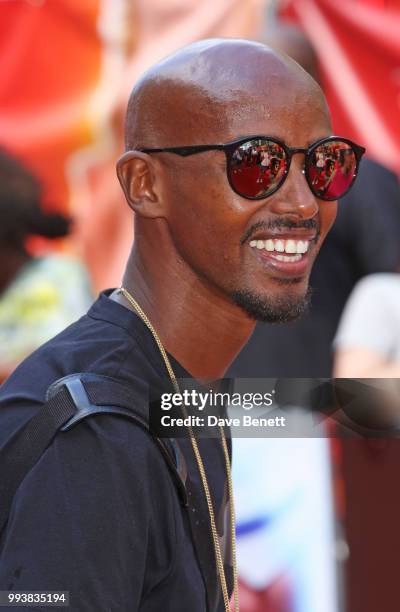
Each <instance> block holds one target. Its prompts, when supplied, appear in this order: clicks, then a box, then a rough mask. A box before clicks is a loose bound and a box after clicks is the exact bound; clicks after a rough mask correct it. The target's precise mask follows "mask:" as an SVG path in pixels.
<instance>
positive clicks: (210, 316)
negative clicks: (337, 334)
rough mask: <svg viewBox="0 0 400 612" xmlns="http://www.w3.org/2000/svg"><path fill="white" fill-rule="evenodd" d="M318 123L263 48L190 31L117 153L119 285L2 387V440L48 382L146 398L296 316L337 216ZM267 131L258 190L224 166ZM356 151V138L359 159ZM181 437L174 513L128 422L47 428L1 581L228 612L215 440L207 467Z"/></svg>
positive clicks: (102, 601) (149, 85) (158, 69)
mask: <svg viewBox="0 0 400 612" xmlns="http://www.w3.org/2000/svg"><path fill="white" fill-rule="evenodd" d="M298 117H302V121H301V122H300V121H299V120H298ZM254 134H261V135H263V134H264V135H266V136H267V138H266V139H265V138H263V137H258V139H257V140H254V139H250V140H249V138H247V135H254ZM331 134H332V130H331V124H330V119H329V113H328V110H327V106H326V102H325V99H324V96H323V94H322V92H321V90H320V88H319V86H318V85H317V84H316V83H315V82H314V81H313V79H312V78H311V77H310V76H309V75H308V74H306V73H305V72H304V71H303V70H301V69H300V68H299V67H298V66H297V64H295V63H294V62H292V61H291V60H289V59H287V58H283V57H282V56H280V55H279V54H276V53H274V52H272V51H271V50H270V49H268V48H267V47H265V46H264V45H261V44H258V43H252V42H248V41H243V40H219V39H216V40H207V41H200V42H198V43H195V44H193V45H190V46H188V47H186V48H184V49H182V50H181V51H179V52H177V53H175V54H173V55H171V56H169V57H168V58H167V59H165V60H164V61H162V62H160V63H159V64H157V65H156V66H154V67H153V68H152V69H150V70H149V71H148V72H147V73H146V74H145V75H144V76H143V77H142V79H141V80H140V81H139V82H138V84H137V85H136V86H135V88H134V90H133V92H132V95H131V98H130V101H129V105H128V112H127V121H126V149H127V151H126V153H125V154H124V155H123V156H122V158H121V159H120V161H119V163H118V176H119V179H120V182H121V185H122V188H123V190H124V192H125V195H126V199H127V201H128V204H129V206H130V207H131V208H132V209H133V211H134V212H135V214H136V216H135V241H134V245H133V248H132V252H131V255H130V257H129V260H128V263H127V267H126V272H125V276H124V279H123V287H124V288H123V289H121V290H115V291H112V290H110V291H106V292H105V293H103V294H102V295H101V296H100V298H99V299H98V301H97V302H95V304H94V305H93V307H92V308H91V310H89V312H88V315H87V316H85V317H83V318H82V319H80V320H79V321H78V322H77V323H76V324H74V325H72V326H71V327H69V328H68V329H67V330H65V331H64V332H63V333H62V334H60V335H59V336H58V337H56V338H55V339H53V340H52V341H50V342H49V343H48V344H47V345H44V346H43V347H42V348H41V349H39V351H37V352H36V353H35V354H33V355H32V356H31V357H30V358H29V359H27V360H26V361H25V362H24V363H23V364H22V365H21V366H20V367H19V368H18V369H17V370H16V372H15V373H14V375H13V376H12V377H11V378H10V379H9V380H8V382H7V383H6V384H5V385H4V387H3V389H2V392H1V399H2V403H1V407H0V421H1V426H0V431H1V434H0V436H1V438H0V440H1V442H0V445H3V446H4V445H5V444H6V443H7V440H9V439H10V437H11V436H13V434H14V433H15V432H16V431H17V430H18V429H20V428H21V426H22V425H23V424H24V423H26V422H27V420H28V419H29V418H30V417H32V415H34V414H35V412H37V410H38V409H39V408H40V407H41V406H42V405H43V403H44V401H45V396H46V392H47V390H48V388H49V385H51V384H52V383H53V382H54V381H55V380H56V379H59V378H60V377H63V376H66V375H68V374H72V373H76V372H86V373H95V374H100V375H106V376H108V377H111V378H112V379H117V380H119V381H121V382H122V383H124V384H125V385H126V386H128V387H129V388H130V389H131V391H132V392H135V393H136V395H137V397H138V398H139V399H138V402H139V403H144V402H146V401H147V399H146V398H147V395H146V392H145V391H143V390H142V389H143V388H146V386H149V385H150V384H151V381H152V380H154V379H155V378H157V377H164V378H168V376H170V377H171V379H172V380H174V377H176V378H190V377H191V376H192V377H194V378H195V379H197V380H198V381H208V380H214V379H218V378H220V377H222V376H224V373H225V372H226V370H227V368H228V366H229V364H230V363H231V362H232V360H233V359H234V358H235V356H236V355H237V353H238V352H239V351H240V350H241V348H242V347H243V346H244V344H245V343H246V342H247V340H248V338H249V337H250V335H251V333H252V331H253V329H254V325H255V320H256V319H261V320H267V321H277V320H290V319H293V318H296V317H297V316H299V314H300V313H301V312H302V311H303V310H304V307H305V304H306V301H307V291H308V278H309V275H310V271H311V266H312V263H313V261H314V259H315V257H316V254H317V252H318V250H319V248H320V245H321V243H322V241H323V240H324V238H325V236H326V234H327V232H328V231H329V229H330V227H331V225H332V223H333V221H334V218H335V214H336V202H335V201H326V202H323V203H322V202H321V201H320V200H319V199H318V198H317V197H316V196H315V195H314V193H313V192H312V191H311V189H310V187H309V185H308V183H307V180H306V176H305V175H304V174H303V167H304V155H305V152H307V148H308V147H309V146H310V145H313V143H316V142H317V141H319V140H320V139H324V138H327V137H330V136H331ZM268 136H272V137H273V140H274V142H275V143H281V144H276V148H278V149H279V150H281V153H282V155H286V157H285V160H286V169H287V170H288V169H289V165H290V171H288V172H287V173H286V174H285V175H284V176H282V179H280V182H279V184H278V183H277V184H275V183H274V182H272V183H271V184H270V185H268V186H267V187H265V190H264V192H263V193H262V194H261V196H258V197H257V198H256V199H254V198H253V196H252V195H251V194H252V193H253V191H255V192H257V193H258V192H259V191H260V187H259V186H258V185H256V184H255V183H256V178H257V173H254V172H253V168H252V167H248V166H247V162H246V163H245V162H243V163H240V162H239V166H240V170H241V173H240V174H237V175H236V174H234V173H233V172H234V171H233V168H237V163H236V164H235V155H237V159H236V162H237V160H238V159H245V157H246V156H245V155H244V154H243V153H244V152H246V151H249V150H250V151H253V150H254V148H257V147H258V146H260V145H262V146H268V144H269V140H268ZM238 139H239V142H235V143H234V144H228V146H226V147H222V146H221V144H218V143H230V142H231V141H237V140H238ZM258 140H260V142H258ZM215 143H217V144H216V146H214V147H213V146H206V145H213V144H215ZM315 146H318V145H314V147H315ZM342 146H344V147H345V148H346V146H345V145H342ZM288 147H301V148H302V150H301V151H300V150H297V149H296V150H295V151H293V150H289V148H288ZM303 149H304V150H303ZM361 153H362V151H361V149H359V148H357V147H355V149H354V160H356V157H357V156H359V155H360V154H361ZM290 156H292V157H291V164H290ZM307 156H308V158H311V153H308V152H307ZM357 159H358V157H357ZM231 162H232V166H231ZM256 170H257V169H256ZM354 172H356V161H355V166H354ZM267 243H268V245H269V247H268V248H269V250H268V249H267ZM271 244H272V249H271V248H270V246H271ZM299 245H300V246H299ZM106 247H107V245H105V248H106ZM282 247H283V248H282ZM298 247H299V248H298ZM293 248H294V249H295V251H296V252H295V254H293ZM297 251H299V252H297ZM149 321H150V322H151V324H152V325H150V324H149ZM149 327H151V330H150V329H149ZM161 346H162V347H164V348H165V351H166V353H164V352H163V351H162V348H160V347H161ZM167 369H168V370H169V374H168V372H167ZM178 443H179V448H180V451H181V452H182V454H183V457H184V460H185V462H186V464H187V479H186V482H185V486H186V493H187V507H185V506H184V505H182V504H180V500H179V497H178V495H177V492H176V487H175V485H174V482H173V480H172V478H171V475H170V473H169V471H168V469H167V467H166V463H165V461H164V458H163V457H162V454H161V453H160V451H159V449H158V448H157V446H156V444H154V440H152V438H151V437H150V436H149V435H148V432H146V431H143V430H142V429H141V428H140V427H137V426H135V425H132V423H130V422H128V421H125V420H123V419H117V418H111V417H110V416H104V415H103V416H101V415H100V416H97V417H96V418H91V419H88V420H86V421H84V422H82V423H80V424H79V425H76V426H75V427H72V428H71V429H70V430H69V431H68V432H60V433H59V434H58V435H57V436H56V437H55V439H54V441H53V443H52V444H51V445H50V446H49V448H48V449H47V450H46V451H45V453H44V454H43V455H42V456H41V458H40V459H39V461H38V462H37V463H36V465H35V466H34V467H33V468H32V470H31V471H30V472H29V474H28V475H27V477H26V478H25V480H24V481H23V482H22V484H21V486H20V487H19V489H18V492H17V494H16V496H15V499H14V502H13V507H12V511H11V514H10V518H9V522H8V525H7V528H6V530H5V534H3V538H2V542H1V552H0V590H1V589H9V590H32V589H35V590H46V591H47V590H50V591H51V590H58V591H65V590H68V591H70V597H71V608H70V609H72V610H79V611H82V610H91V611H92V610H112V611H118V612H120V611H123V610H127V611H128V610H141V611H152V612H153V611H155V610H171V611H174V612H175V611H182V612H183V611H186V610H192V611H193V612H194V611H199V612H200V611H201V612H203V611H204V610H205V609H207V610H218V611H221V610H228V609H229V597H230V594H231V592H232V586H233V577H232V571H231V566H232V565H233V566H234V559H232V556H231V554H230V552H229V551H230V546H229V538H230V536H231V534H232V529H231V528H229V527H227V525H228V524H229V523H224V511H225V506H226V495H225V488H226V479H227V478H228V485H229V480H230V478H229V473H228V474H227V473H226V471H225V463H226V457H227V453H226V444H225V445H224V440H223V439H222V437H221V439H220V438H211V439H210V438H203V439H200V440H198V441H197V451H198V453H200V455H201V462H202V465H203V466H204V474H202V473H201V468H200V463H199V460H198V453H197V451H196V450H195V446H196V444H193V443H192V440H191V439H189V438H187V437H186V438H180V439H179V440H178ZM228 462H229V461H228ZM205 479H206V481H207V483H205ZM207 487H208V494H207V491H206V489H207ZM193 500H194V501H193ZM231 514H232V513H231ZM212 515H214V525H213V519H212ZM233 531H234V530H233ZM221 542H222V543H221ZM231 544H232V542H231ZM204 560H205V561H206V563H204ZM227 600H228V601H227ZM38 609H39V608H38Z"/></svg>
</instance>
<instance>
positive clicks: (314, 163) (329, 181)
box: [308, 140, 357, 200]
mask: <svg viewBox="0 0 400 612" xmlns="http://www.w3.org/2000/svg"><path fill="white" fill-rule="evenodd" d="M356 170H357V158H356V154H355V153H354V151H353V149H352V147H351V146H350V145H349V144H347V142H343V141H342V140H331V141H329V142H325V143H322V144H321V145H319V146H318V147H317V148H316V149H314V151H313V152H312V154H311V159H310V161H309V164H308V176H309V180H310V183H311V185H312V190H313V192H314V193H315V195H316V196H317V197H318V198H321V199H322V200H336V199H337V198H340V197H341V196H342V195H344V194H345V193H346V191H347V190H348V189H349V188H350V186H351V184H352V182H353V180H354V177H355V173H356Z"/></svg>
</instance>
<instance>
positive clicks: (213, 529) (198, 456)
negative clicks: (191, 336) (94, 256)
mask: <svg viewBox="0 0 400 612" xmlns="http://www.w3.org/2000/svg"><path fill="white" fill-rule="evenodd" d="M119 291H120V292H121V293H122V295H123V296H124V297H125V299H126V300H127V301H128V302H129V303H130V304H131V306H133V308H134V310H135V311H136V312H137V314H138V315H139V317H140V318H141V319H142V321H143V323H145V325H146V326H147V328H148V329H149V330H150V332H151V333H152V335H153V338H154V340H155V341H156V343H157V346H158V348H159V350H160V353H161V355H162V358H163V360H164V363H165V367H166V368H167V372H168V375H169V377H170V379H171V382H172V385H173V387H174V389H175V392H176V393H179V394H181V390H180V388H179V385H178V381H177V380H176V377H175V374H174V371H173V369H172V366H171V363H170V361H169V359H168V355H167V353H166V350H165V348H164V347H163V345H162V343H161V340H160V338H159V336H158V334H157V332H156V330H155V329H154V327H153V325H152V323H151V321H150V320H149V318H148V317H147V315H146V313H145V312H143V310H142V308H141V307H140V306H139V304H138V303H137V301H136V300H135V299H134V297H133V296H132V295H131V294H130V293H129V291H128V290H127V289H125V287H122V286H121V287H120V288H119ZM182 408H183V410H184V412H185V413H186V409H185V408H184V407H182ZM188 431H189V437H190V441H191V443H192V448H193V453H194V456H195V458H196V463H197V467H198V470H199V473H200V478H201V482H202V485H203V489H204V494H205V497H206V501H207V507H208V513H209V516H210V527H211V533H212V538H213V544H214V552H215V560H216V563H217V567H218V573H219V577H220V582H221V589H222V594H223V597H224V604H225V611H226V612H230V610H231V607H230V602H229V593H228V587H227V584H226V577H225V570H224V562H223V560H222V553H221V546H220V542H219V536H218V531H217V526H216V522H215V514H214V508H213V504H212V499H211V493H210V488H209V486H208V480H207V475H206V471H205V468H204V463H203V460H202V458H201V454H200V450H199V446H198V444H197V440H196V437H195V435H194V432H193V429H192V427H191V426H190V425H188ZM220 431H221V442H222V449H223V452H224V457H225V468H226V476H227V482H228V495H229V507H230V518H231V538H232V566H233V598H234V606H235V612H239V591H238V576H237V565H236V529H235V508H234V503H233V488H232V477H231V464H230V461H229V453H228V446H227V444H226V438H225V432H224V429H223V427H222V426H220Z"/></svg>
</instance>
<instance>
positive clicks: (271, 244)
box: [249, 238, 310, 263]
mask: <svg viewBox="0 0 400 612" xmlns="http://www.w3.org/2000/svg"><path fill="white" fill-rule="evenodd" d="M249 246H250V247H251V248H253V249H257V250H259V251H267V252H268V254H269V256H270V257H271V258H273V259H275V260H276V261H281V262H286V263H296V262H298V261H301V260H302V259H303V258H304V256H305V254H306V253H307V251H308V249H309V247H310V241H309V240H294V239H293V238H290V239H283V238H269V239H267V240H250V242H249Z"/></svg>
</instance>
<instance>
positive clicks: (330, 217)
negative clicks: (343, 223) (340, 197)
mask: <svg viewBox="0 0 400 612" xmlns="http://www.w3.org/2000/svg"><path fill="white" fill-rule="evenodd" d="M336 212H337V202H320V206H319V219H320V232H321V242H322V241H323V240H324V239H325V237H326V235H327V233H328V232H329V230H330V229H331V227H332V225H333V223H334V221H335V219H336Z"/></svg>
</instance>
